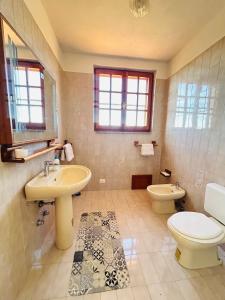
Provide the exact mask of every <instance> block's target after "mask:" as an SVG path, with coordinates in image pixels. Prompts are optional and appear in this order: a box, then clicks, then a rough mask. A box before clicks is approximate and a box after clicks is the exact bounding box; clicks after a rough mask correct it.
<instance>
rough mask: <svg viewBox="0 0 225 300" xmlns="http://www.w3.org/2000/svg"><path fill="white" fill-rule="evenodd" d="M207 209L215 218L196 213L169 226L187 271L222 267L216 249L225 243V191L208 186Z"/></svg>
mask: <svg viewBox="0 0 225 300" xmlns="http://www.w3.org/2000/svg"><path fill="white" fill-rule="evenodd" d="M204 209H205V211H206V212H208V213H209V214H210V215H211V216H212V217H207V216H205V215H204V214H202V213H197V212H179V213H176V214H174V215H172V216H171V217H170V218H169V219H168V221H167V225H168V228H169V230H170V231H171V233H172V235H173V237H174V238H175V240H176V241H177V249H176V254H175V255H176V258H177V260H178V262H179V263H180V264H181V265H182V266H184V267H185V268H188V269H198V268H206V267H212V266H216V265H219V264H221V263H222V262H221V260H220V259H219V258H218V253H217V245H218V244H222V243H225V187H223V186H220V185H218V184H216V183H209V184H207V186H206V192H205V202H204Z"/></svg>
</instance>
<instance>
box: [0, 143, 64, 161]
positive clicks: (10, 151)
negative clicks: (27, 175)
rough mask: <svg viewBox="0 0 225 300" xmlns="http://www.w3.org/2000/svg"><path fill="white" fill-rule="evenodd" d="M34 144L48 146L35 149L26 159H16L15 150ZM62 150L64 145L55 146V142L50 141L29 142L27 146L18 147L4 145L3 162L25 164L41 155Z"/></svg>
mask: <svg viewBox="0 0 225 300" xmlns="http://www.w3.org/2000/svg"><path fill="white" fill-rule="evenodd" d="M33 143H37V144H40V143H41V144H46V145H43V146H42V147H41V148H38V149H33V150H32V151H30V153H29V155H27V156H26V157H23V158H16V157H15V150H16V149H20V148H22V147H24V146H26V145H30V144H33ZM61 149H62V145H60V144H55V143H54V141H52V140H49V141H39V142H37V141H34V142H32V141H29V142H28V143H27V144H26V143H23V144H17V145H14V146H13V145H2V146H1V160H2V162H7V163H25V162H27V161H30V160H31V159H34V158H36V157H39V156H41V155H44V154H47V153H49V152H51V151H55V150H61Z"/></svg>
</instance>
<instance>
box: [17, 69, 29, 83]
mask: <svg viewBox="0 0 225 300" xmlns="http://www.w3.org/2000/svg"><path fill="white" fill-rule="evenodd" d="M16 84H17V85H27V79H26V72H25V69H24V68H20V67H18V68H17V70H16Z"/></svg>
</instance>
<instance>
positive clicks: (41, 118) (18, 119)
mask: <svg viewBox="0 0 225 300" xmlns="http://www.w3.org/2000/svg"><path fill="white" fill-rule="evenodd" d="M57 136H58V125H57V107H56V83H55V80H54V79H53V78H52V76H51V75H50V74H49V72H48V71H47V69H46V67H45V65H44V64H43V63H42V62H41V61H40V60H39V59H38V58H37V56H36V55H35V54H34V52H33V50H32V49H30V48H29V46H28V45H27V44H26V42H25V41H24V40H23V39H22V38H21V37H20V36H19V34H18V33H17V32H16V31H15V30H14V29H13V27H12V26H11V25H10V24H9V23H8V22H7V20H6V19H5V18H4V17H3V16H2V15H0V145H1V156H2V161H3V162H4V161H7V162H19V163H21V162H25V161H27V160H29V159H31V158H34V157H37V156H38V155H39V154H40V155H42V154H44V153H47V152H50V151H53V150H54V149H53V147H54V146H53V147H52V146H51V145H50V141H52V140H54V139H56V138H57ZM35 143H37V144H38V143H46V146H45V147H42V148H40V149H37V148H36V149H34V150H33V151H30V153H31V155H30V154H29V156H27V157H26V158H24V159H13V155H9V153H10V152H13V151H9V149H10V148H15V147H19V146H21V145H29V144H35ZM34 148H35V147H34ZM38 153H39V154H38ZM30 157H31V158H30Z"/></svg>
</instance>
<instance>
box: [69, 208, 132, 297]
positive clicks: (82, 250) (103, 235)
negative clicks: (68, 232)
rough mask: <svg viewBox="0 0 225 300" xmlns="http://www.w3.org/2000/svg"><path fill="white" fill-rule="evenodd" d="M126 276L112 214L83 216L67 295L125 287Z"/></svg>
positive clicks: (123, 259)
mask: <svg viewBox="0 0 225 300" xmlns="http://www.w3.org/2000/svg"><path fill="white" fill-rule="evenodd" d="M129 281H130V280H129V273H128V269H127V265H126V260H125V256H124V251H123V247H122V244H121V241H120V234H119V230H118V225H117V221H116V216H115V212H112V211H109V212H105V213H103V212H92V213H83V214H82V215H81V220H80V228H79V232H78V237H77V243H76V248H75V253H74V260H73V266H72V272H71V277H70V283H69V294H70V295H71V296H79V295H84V294H90V293H99V292H104V291H110V290H115V289H120V288H124V287H127V286H128V284H129Z"/></svg>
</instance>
